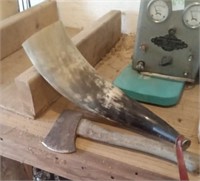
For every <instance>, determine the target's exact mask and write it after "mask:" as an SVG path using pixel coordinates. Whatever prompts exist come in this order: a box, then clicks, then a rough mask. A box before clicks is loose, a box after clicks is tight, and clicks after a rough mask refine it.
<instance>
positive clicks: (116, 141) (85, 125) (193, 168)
mask: <svg viewBox="0 0 200 181" xmlns="http://www.w3.org/2000/svg"><path fill="white" fill-rule="evenodd" d="M77 134H78V135H80V136H82V137H85V138H89V139H92V140H95V141H99V142H103V143H106V144H110V145H114V146H120V147H124V148H128V149H133V150H137V151H141V152H143V153H147V154H151V155H154V156H156V157H160V158H163V159H165V160H169V161H172V162H174V163H177V158H176V151H175V147H174V148H173V146H172V145H169V144H167V143H161V142H158V141H155V140H152V139H148V138H145V137H141V136H137V135H132V134H126V133H120V132H116V131H111V130H107V129H105V128H103V127H101V126H99V125H98V124H96V123H95V122H92V121H89V120H87V119H82V120H81V121H80V123H79V126H78V129H77ZM184 159H185V164H186V168H187V170H188V171H190V172H193V173H198V172H199V163H200V157H199V155H197V154H194V153H191V152H188V151H185V152H184Z"/></svg>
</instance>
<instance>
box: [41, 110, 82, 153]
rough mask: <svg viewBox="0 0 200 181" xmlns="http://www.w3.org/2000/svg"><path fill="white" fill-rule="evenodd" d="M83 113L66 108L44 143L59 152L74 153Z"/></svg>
mask: <svg viewBox="0 0 200 181" xmlns="http://www.w3.org/2000/svg"><path fill="white" fill-rule="evenodd" d="M81 118H82V114H81V113H79V112H76V111H72V110H65V111H63V112H62V113H61V115H60V116H59V118H58V119H57V120H56V122H55V123H54V125H53V127H52V129H51V130H50V132H49V133H48V134H47V136H46V138H45V139H44V140H43V141H42V144H43V145H44V146H45V147H47V148H48V149H50V150H52V151H55V152H58V153H72V152H75V151H76V145H75V140H76V129H77V127H78V124H79V121H80V120H81Z"/></svg>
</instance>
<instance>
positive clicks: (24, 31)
mask: <svg viewBox="0 0 200 181" xmlns="http://www.w3.org/2000/svg"><path fill="white" fill-rule="evenodd" d="M57 20H58V13H57V6H56V2H55V1H45V2H43V3H41V4H39V5H37V6H34V7H33V8H30V9H28V10H26V11H23V12H21V13H18V14H16V15H14V16H11V17H9V18H6V19H5V20H3V21H1V22H0V32H1V42H0V43H1V54H0V60H1V59H3V58H5V57H7V56H8V55H10V54H12V53H14V52H15V51H16V50H19V49H20V48H21V44H22V43H23V42H24V41H25V40H26V39H27V38H28V37H29V36H30V35H32V34H33V33H35V32H37V31H39V30H40V29H42V28H43V27H45V26H47V25H49V24H51V23H53V22H55V21H57Z"/></svg>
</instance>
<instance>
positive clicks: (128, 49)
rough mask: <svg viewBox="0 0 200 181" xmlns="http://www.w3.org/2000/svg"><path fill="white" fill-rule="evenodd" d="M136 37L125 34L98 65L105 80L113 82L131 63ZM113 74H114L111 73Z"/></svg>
mask: <svg viewBox="0 0 200 181" xmlns="http://www.w3.org/2000/svg"><path fill="white" fill-rule="evenodd" d="M134 42H135V35H125V34H123V35H122V36H121V38H120V40H119V41H118V42H117V43H116V45H115V46H114V47H113V48H112V49H111V51H110V52H109V53H108V54H106V55H105V56H104V57H103V58H102V60H101V61H100V62H99V63H98V64H97V65H96V69H97V72H98V73H99V74H100V75H102V77H103V78H105V79H107V80H109V81H113V80H114V79H115V77H116V76H117V75H118V74H119V73H120V72H121V71H122V70H123V69H124V68H125V67H126V66H127V65H128V64H130V63H131V61H132V60H131V56H132V55H133V49H134ZM110 72H112V73H110Z"/></svg>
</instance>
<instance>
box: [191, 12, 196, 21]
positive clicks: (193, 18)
mask: <svg viewBox="0 0 200 181" xmlns="http://www.w3.org/2000/svg"><path fill="white" fill-rule="evenodd" d="M190 13H191V17H192V18H191V21H192V20H194V21H197V18H195V17H194V15H193V11H190Z"/></svg>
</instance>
